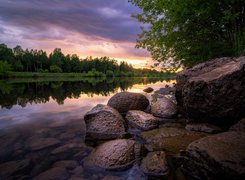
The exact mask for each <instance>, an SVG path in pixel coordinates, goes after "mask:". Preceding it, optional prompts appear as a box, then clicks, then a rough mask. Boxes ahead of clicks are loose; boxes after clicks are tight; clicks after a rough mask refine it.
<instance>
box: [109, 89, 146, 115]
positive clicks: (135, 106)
mask: <svg viewBox="0 0 245 180" xmlns="http://www.w3.org/2000/svg"><path fill="white" fill-rule="evenodd" d="M148 105H149V100H148V99H147V98H146V97H145V96H144V95H142V94H139V93H132V92H120V93H117V94H115V95H114V96H112V97H111V98H110V99H109V101H108V106H111V107H113V108H115V109H116V110H118V111H119V113H121V114H125V113H127V111H129V110H145V109H146V108H147V106H148Z"/></svg>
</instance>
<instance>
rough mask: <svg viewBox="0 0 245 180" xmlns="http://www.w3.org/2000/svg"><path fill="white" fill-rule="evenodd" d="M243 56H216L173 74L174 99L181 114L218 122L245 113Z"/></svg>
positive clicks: (244, 66) (244, 64)
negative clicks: (174, 77) (175, 80)
mask: <svg viewBox="0 0 245 180" xmlns="http://www.w3.org/2000/svg"><path fill="white" fill-rule="evenodd" d="M244 69H245V56H243V57H239V58H219V59H214V60H212V61H208V62H205V63H201V64H198V65H196V66H194V67H193V68H191V69H187V70H185V71H183V72H181V73H179V74H178V75H177V85H176V99H177V102H178V107H179V108H180V109H182V110H183V112H185V114H186V115H187V116H188V117H189V118H191V119H193V120H195V121H202V122H213V123H214V122H215V123H220V124H222V125H224V124H225V123H226V124H230V123H233V122H234V121H237V120H239V119H241V118H242V117H244V116H245V111H244V109H245V91H244V89H245V70H244Z"/></svg>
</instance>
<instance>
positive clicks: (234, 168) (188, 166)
mask: <svg viewBox="0 0 245 180" xmlns="http://www.w3.org/2000/svg"><path fill="white" fill-rule="evenodd" d="M244 142H245V133H244V132H232V131H231V132H225V133H220V134H216V135H213V136H207V137H205V138H202V139H200V140H197V141H194V142H192V143H191V144H190V145H189V146H188V148H187V150H186V152H185V153H184V156H183V157H184V164H183V168H184V170H186V171H187V172H189V173H190V174H192V176H196V177H199V179H244V178H245V144H244Z"/></svg>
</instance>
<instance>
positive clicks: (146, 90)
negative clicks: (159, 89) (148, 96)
mask: <svg viewBox="0 0 245 180" xmlns="http://www.w3.org/2000/svg"><path fill="white" fill-rule="evenodd" d="M143 91H144V92H146V93H151V92H152V91H154V89H153V88H151V87H147V88H145V89H144V90H143Z"/></svg>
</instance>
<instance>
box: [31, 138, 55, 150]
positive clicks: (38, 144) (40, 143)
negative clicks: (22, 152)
mask: <svg viewBox="0 0 245 180" xmlns="http://www.w3.org/2000/svg"><path fill="white" fill-rule="evenodd" d="M58 144H60V141H59V140H58V139H56V138H33V139H32V140H31V142H30V144H29V147H30V149H31V150H32V151H37V150H41V149H44V148H48V147H52V146H56V145H58Z"/></svg>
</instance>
